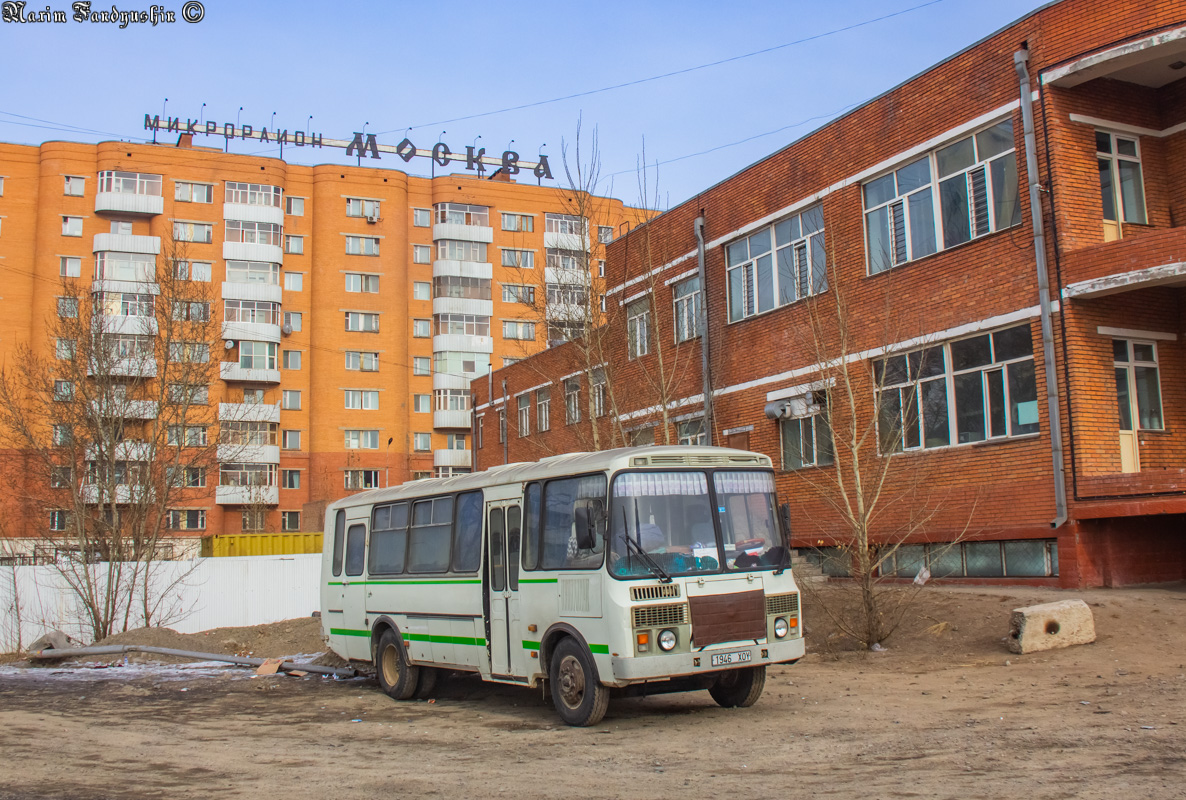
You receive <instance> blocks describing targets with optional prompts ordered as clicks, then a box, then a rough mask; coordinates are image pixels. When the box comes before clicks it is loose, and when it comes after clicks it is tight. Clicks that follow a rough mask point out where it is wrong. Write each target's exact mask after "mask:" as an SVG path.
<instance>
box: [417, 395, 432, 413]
mask: <svg viewBox="0 0 1186 800" xmlns="http://www.w3.org/2000/svg"><path fill="white" fill-rule="evenodd" d="M412 410H413V411H414V412H416V413H417V414H427V413H428V412H430V411H432V395H430V394H414V395H412Z"/></svg>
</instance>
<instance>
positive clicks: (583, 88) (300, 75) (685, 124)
mask: <svg viewBox="0 0 1186 800" xmlns="http://www.w3.org/2000/svg"><path fill="white" fill-rule="evenodd" d="M104 2H105V3H106V5H104V4H103V3H104ZM159 2H160V3H161V5H163V6H164V8H165V9H166V10H169V11H173V12H174V13H176V14H177V15H178V17H180V9H181V6H182V3H181V2H176V1H175V0H159ZM47 4H48V5H49V6H50V8H51V9H54V10H60V11H64V12H66V14H67V15H68V16H69V15H70V14H71V3H70V1H69V0H34V1H33V2H30V3H29V4H28V10H29V11H33V10H41V9H44V8H45V6H46V5H47ZM924 4H925V5H924ZM1041 4H1042V3H1041V2H1039V0H996V2H993V3H985V2H983V0H929V1H928V0H879V2H870V1H867V0H838V1H835V2H800V0H793V1H790V2H774V1H773V0H771V1H770V2H734V3H729V4H722V3H709V2H701V1H700V0H685V2H633V3H629V2H619V0H608V1H606V2H596V3H591V2H565V3H556V2H553V3H540V2H527V1H525V0H524V1H522V2H505V3H497V4H494V3H468V2H456V3H451V4H431V5H430V4H427V3H416V4H411V3H406V2H374V3H369V4H368V3H358V4H331V3H312V2H302V1H299V0H298V1H296V2H285V3H280V2H256V3H247V2H230V0H203V5H204V8H205V16H204V18H203V19H202V21H201V22H198V23H196V24H189V23H186V22H183V21H181V20H180V18H179V19H178V21H177V22H175V23H173V24H160V25H157V26H156V27H152V26H149V25H135V24H134V25H129V26H128V27H127V28H125V29H123V30H121V29H119V27H118V25H116V24H110V23H90V22H86V23H76V22H68V23H67V24H65V25H58V24H16V23H0V74H3V75H5V76H7V80H6V81H5V91H4V93H3V95H0V140H2V141H9V142H22V143H32V144H35V143H40V142H42V141H46V140H50V139H69V140H77V141H100V140H103V139H112V138H121V139H130V140H143V139H145V138H146V133H145V131H144V130H143V121H144V115H145V114H146V113H152V114H154V115H155V114H158V113H161V112H162V108H164V107H165V106H164V101H165V98H168V104H167V113H168V114H169V115H179V116H182V117H187V116H188V117H192V118H197V117H198V116H199V115H200V114H201V115H203V116H204V118H205V119H214V120H216V121H217V122H219V123H224V122H232V123H233V122H235V120H236V118H237V117H239V118H240V119H241V121H242V122H243V123H247V124H251V125H253V126H255V127H257V128H258V127H259V126H264V125H266V126H270V125H271V119H272V112H276V125H277V126H278V127H280V128H288V129H290V130H296V129H304V128H305V127H306V125H307V124H308V116H309V115H310V114H312V115H313V121H312V129H313V130H314V131H320V132H321V133H322V134H323V135H324V136H325V137H326V138H343V139H349V138H351V135H352V133H353V132H354V131H360V130H362V128H363V124H364V123H369V125H368V126H367V128H366V130H367V131H368V132H375V133H378V134H380V135H379V137H378V139H379V142H380V143H384V144H390V145H395V144H397V143H398V142H399V141H400V140H401V139H402V138H403V136H404V133H405V129H406V128H408V127H409V126H411V127H412V131H411V132H410V134H409V136H410V138H411V139H412V141H413V142H414V143H415V144H416V145H417V146H419V147H425V148H427V147H431V146H432V144H433V143H435V142H436V141H437V140H438V137H439V138H440V139H441V140H442V141H444V142H446V143H447V144H448V145H449V146H450V148H451V149H452V150H454V151H459V150H464V149H465V146H466V145H469V144H472V143H474V141H475V140H476V137H478V136H479V135H480V136H481V137H482V138H481V139H480V140H478V141H477V144H478V146H480V147H482V146H484V147H486V149H487V151H489V152H497V153H501V152H502V150H503V149H504V148H506V146H507V144H508V143H509V142H510V140H512V139H514V140H515V141H514V144H513V145H512V146H511V149H514V150H516V151H518V152H519V153H520V154H521V157H522V158H523V159H524V160H529V159H533V158H534V155H535V153H537V152H541V149H542V152H544V153H546V154H548V156H549V158H550V160H551V161H552V163H553V172H554V173H555V174H556V175H557V178H558V179H560V180H563V174H562V173H563V171H562V169H561V167H560V160H561V142H562V141H568V142H570V143H571V141H572V139H573V136H574V134H575V131H576V125H577V120H578V118H581V119H582V120H583V127H582V134H583V138H584V139H585V140H586V141H587V138H588V137H589V136H590V134H591V133H592V131H593V129H594V128H596V129H597V133H598V136H599V141H600V150H601V174H602V180H603V182H602V185H601V187H600V190H601V191H602V192H603V193H607V194H612V195H614V196H617V197H620V198H622V199H623V200H625V201H627V202H631V203H633V202H638V200H639V181H638V165H639V163H640V161H641V159H642V154H643V149H644V146H645V153H646V161H647V163H648V164H649V165H650V166H651V170H650V173H649V175H648V184H649V187H650V190H651V195H652V196H651V198H650V199H649V200H648V202H650V203H653V202H654V187H655V185H656V180H657V185H658V194H659V204H660V205H661V206H662V207H664V208H666V207H670V206H672V205H675V204H677V203H679V202H681V201H683V200H684V199H686V198H688V197H689V196H691V195H693V194H695V193H696V192H697V191H699V190H701V189H704V188H706V187H708V186H710V185H712V184H713V183H716V182H717V181H719V180H722V179H723V178H726V177H728V176H729V175H731V174H733V173H734V172H736V171H737V170H739V169H741V168H743V167H745V166H746V165H748V164H750V163H752V162H754V161H756V160H758V159H760V158H762V157H763V156H765V155H767V154H769V153H772V152H774V151H775V150H778V149H779V148H781V147H783V146H784V145H786V144H787V143H788V142H791V141H793V140H794V139H796V138H798V137H799V136H801V135H803V134H805V133H807V132H809V131H811V130H812V129H814V128H816V127H818V126H819V125H821V124H823V123H824V122H826V121H827V120H828V119H830V118H832V117H835V116H837V115H838V114H841V113H843V112H844V111H846V110H847V109H849V108H852V107H854V106H856V105H859V104H860V103H862V102H864V101H866V100H868V99H869V98H871V97H874V96H876V95H878V94H880V93H881V92H883V91H885V90H887V89H889V88H891V87H893V86H895V85H896V84H898V83H900V82H902V81H903V80H905V79H907V78H909V77H910V76H912V75H915V74H917V73H918V72H921V71H923V70H925V69H926V68H927V67H929V66H930V65H932V64H934V63H936V62H938V61H941V60H942V59H944V58H946V57H947V56H949V55H951V54H952V53H954V52H956V51H958V50H960V49H961V48H964V47H966V46H967V45H969V44H971V43H973V42H975V41H977V40H979V39H981V38H983V37H984V36H986V35H988V34H990V33H992V32H993V31H995V30H997V29H998V28H1001V27H1003V26H1005V25H1007V24H1009V23H1010V22H1012V21H1014V20H1015V19H1017V18H1019V17H1021V16H1023V15H1025V14H1026V13H1028V12H1029V11H1031V10H1033V9H1034V8H1037V7H1038V6H1040V5H1041ZM151 5H152V4H151V3H147V2H139V0H133V2H130V3H125V2H124V0H116V7H117V8H118V9H120V10H147V9H149V8H150V7H151ZM920 6H921V7H920ZM93 7H94V10H96V11H98V10H110V8H111V0H103V2H95V3H94V4H93ZM898 12H901V13H898ZM895 14H896V15H895ZM887 15H895V16H890V17H889V18H886V19H880V20H879V21H872V20H878V18H883V17H887ZM865 22H868V24H861V23H865ZM851 26H857V27H851ZM845 28H848V30H842V29H845ZM811 37H818V38H811ZM805 39H810V40H809V41H800V40H805ZM791 43H794V44H791ZM788 44H789V46H785V47H779V46H780V45H788ZM770 48H777V49H773V50H770ZM762 50H768V52H764V53H760V54H758V55H754V56H751V57H747V58H738V59H736V60H733V61H730V62H728V63H725V64H720V65H717V66H712V67H707V68H705V69H697V70H693V71H689V72H685V73H683V74H679V75H675V76H671V77H665V78H661V79H658V80H651V81H645V82H642V83H636V84H635V85H631V86H627V87H624V88H618V89H613V90H610V91H604V92H599V93H595V94H585V95H584V96H581V97H575V98H571V99H566V100H559V101H557V102H548V103H543V104H540V105H534V106H532V107H530V108H524V109H520V110H515V111H506V112H504V113H496V114H486V113H485V112H491V111H499V110H501V109H507V108H511V107H514V106H520V105H524V104H531V103H537V102H539V101H546V100H551V99H553V98H560V97H565V96H568V95H573V94H577V93H585V92H589V91H591V90H597V89H601V88H603V87H609V86H614V85H617V84H623V83H630V82H633V81H638V80H639V79H643V78H649V77H652V76H656V75H661V74H665V73H669V72H674V71H678V70H685V69H688V68H691V67H696V66H698V65H702V64H708V63H711V62H716V61H720V60H723V59H730V58H734V57H737V56H742V55H745V54H748V53H754V52H756V51H762ZM1001 68H1002V69H1011V68H1012V67H1011V65H1010V64H1003V65H1002V67H1001ZM203 103H205V104H206V107H205V109H204V111H203V109H202V104H203ZM240 106H242V107H243V111H242V114H241V115H240V112H239V107H240ZM477 114H484V116H478V117H474V118H470V119H458V118H460V117H467V116H471V115H477ZM16 115H20V116H16ZM29 118H34V119H29ZM76 128H80V129H82V130H77V129H76ZM442 130H444V131H446V133H445V134H444V136H443V137H441V136H440V134H441V131H442ZM197 143H199V144H210V145H215V146H220V145H221V144H222V143H223V141H222V139H221V137H220V138H206V137H199V139H198V142H197ZM231 149H232V150H233V151H235V152H245V153H246V152H250V153H262V154H268V155H276V154H277V152H276V151H275V150H269V149H268V148H267V146H266V145H261V144H260V143H259V142H236V143H234V144H232V145H231ZM709 150H712V152H709V153H707V154H702V155H697V154H701V153H704V151H709ZM298 154H299V155H298ZM309 155H310V154H309V152H308V151H304V152H302V151H294V150H293V149H292V148H286V151H285V156H286V158H288V159H289V160H291V161H296V162H301V163H314V162H315V163H321V162H328V163H352V162H353V161H354V159H353V158H350V159H347V158H346V157H345V156H344V153H343V152H342V151H339V150H331V149H323V150H320V151H315V153H313V157H312V158H308V159H307V157H308V156H309ZM656 162H658V166H657V167H656V166H655V164H656ZM370 163H371V164H372V165H376V166H378V165H381V166H386V167H390V168H404V169H406V170H407V171H409V172H412V173H415V174H427V172H428V167H429V164H428V162H427V161H424V160H421V159H416V160H414V161H413V162H411V163H410V164H408V165H407V166H404V164H403V162H402V161H400V160H399V159H398V158H397V157H395V156H394V155H385V156H384V158H383V160H382V161H373V160H370ZM656 176H657V178H656Z"/></svg>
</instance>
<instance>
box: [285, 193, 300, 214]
mask: <svg viewBox="0 0 1186 800" xmlns="http://www.w3.org/2000/svg"><path fill="white" fill-rule="evenodd" d="M284 201H285V203H284V213H285V214H288V215H289V216H291V217H303V216H305V198H303V197H286V198H284Z"/></svg>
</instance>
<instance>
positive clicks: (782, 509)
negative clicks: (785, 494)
mask: <svg viewBox="0 0 1186 800" xmlns="http://www.w3.org/2000/svg"><path fill="white" fill-rule="evenodd" d="M778 522H779V527H781V528H782V543H783V545H785V546H786V547H790V546H791V504H790V503H783V504H782V505H780V506H779V507H778Z"/></svg>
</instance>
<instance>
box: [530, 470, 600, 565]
mask: <svg viewBox="0 0 1186 800" xmlns="http://www.w3.org/2000/svg"><path fill="white" fill-rule="evenodd" d="M593 498H597V499H599V500H601V502H602V503H604V502H605V476H604V475H586V476H584V477H580V478H564V479H563V480H554V481H548V483H547V485H546V486H545V487H544V506H543V508H544V517H543V525H542V526H541V527H542V529H543V537H542V548H541V549H542V556H543V557H542V559H541V565H542V566H543V568H544V569H595V568H597V567H599V566H601V561H602V553H603V551H604V550H605V539H604V537H597V538H596V539H595V541H594V542H593V547H592V548H590V549H587V550H585V549H581V546H580V544H579V543H578V539H577V536H576V527H575V514H574V506H575V505H576V502H577V501H578V500H584V499H593Z"/></svg>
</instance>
